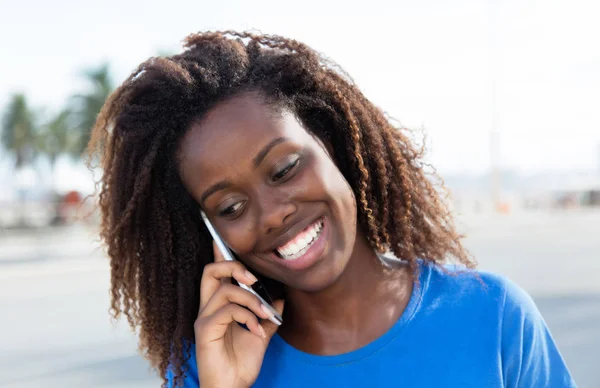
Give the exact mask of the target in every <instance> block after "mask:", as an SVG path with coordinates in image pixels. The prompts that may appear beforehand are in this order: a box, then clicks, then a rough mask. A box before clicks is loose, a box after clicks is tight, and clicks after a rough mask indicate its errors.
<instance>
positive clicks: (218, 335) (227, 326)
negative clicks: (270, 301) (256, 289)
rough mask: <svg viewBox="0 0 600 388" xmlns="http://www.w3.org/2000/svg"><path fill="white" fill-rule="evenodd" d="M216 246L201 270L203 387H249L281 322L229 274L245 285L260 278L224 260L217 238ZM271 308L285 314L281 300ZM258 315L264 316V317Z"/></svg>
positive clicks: (198, 324)
mask: <svg viewBox="0 0 600 388" xmlns="http://www.w3.org/2000/svg"><path fill="white" fill-rule="evenodd" d="M213 251H214V252H215V262H214V263H211V264H209V265H207V266H206V267H205V268H204V272H203V273H202V279H201V281H200V310H199V312H198V318H197V319H196V322H195V323H194V333H195V337H196V362H197V363H198V380H199V381H200V386H201V387H202V388H211V387H219V388H222V387H250V386H251V385H252V384H254V381H256V378H257V377H258V374H259V372H260V368H261V366H262V362H263V358H264V355H265V351H266V350H267V345H268V344H269V341H270V340H271V338H272V337H273V334H275V332H276V331H277V327H278V326H277V325H275V324H274V323H272V322H270V321H269V320H268V318H269V316H270V313H269V312H268V311H266V310H263V308H262V307H261V306H262V304H261V303H260V301H259V300H258V298H257V297H256V296H254V295H252V294H251V293H250V292H248V291H246V290H244V289H242V288H241V287H238V286H236V285H233V284H231V278H234V279H235V280H236V281H238V282H239V283H243V284H247V285H251V284H254V283H255V282H256V278H255V277H254V276H253V275H252V274H251V273H250V272H248V271H247V270H246V268H245V267H244V265H243V264H242V263H240V262H237V261H236V262H231V261H225V260H224V259H223V256H222V254H221V252H220V251H219V249H218V248H217V246H216V245H215V244H214V243H213ZM273 307H275V309H276V310H277V311H278V312H279V313H280V314H281V313H282V312H283V301H282V300H278V301H276V302H275V305H274V306H273ZM255 314H256V315H255ZM256 316H258V317H260V318H262V319H261V320H260V322H259V320H258V319H257V317H256ZM238 323H241V324H244V325H246V327H247V328H248V329H249V330H246V329H245V328H243V327H240V326H239V325H238Z"/></svg>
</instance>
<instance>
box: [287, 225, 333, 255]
mask: <svg viewBox="0 0 600 388" xmlns="http://www.w3.org/2000/svg"><path fill="white" fill-rule="evenodd" d="M321 229H323V221H322V220H321V221H319V223H317V224H316V225H313V226H312V227H311V228H310V229H309V230H308V234H307V235H306V236H304V237H303V238H301V239H299V241H296V242H295V243H293V244H290V245H289V246H287V247H285V249H277V252H278V253H279V254H280V255H281V257H283V258H284V259H286V260H294V259H297V258H298V257H300V256H302V255H303V254H304V253H305V252H306V251H307V250H308V248H310V247H311V246H312V244H313V243H314V242H315V241H316V240H317V237H318V236H319V234H320V233H321Z"/></svg>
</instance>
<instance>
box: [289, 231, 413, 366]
mask: <svg viewBox="0 0 600 388" xmlns="http://www.w3.org/2000/svg"><path fill="white" fill-rule="evenodd" d="M411 292H412V277H411V275H410V273H409V272H408V269H407V267H406V266H405V265H404V264H402V263H401V262H398V261H392V262H390V261H386V260H382V259H381V258H380V257H379V256H378V255H377V254H376V253H375V252H374V251H373V250H372V249H371V247H370V246H369V244H368V243H367V241H366V239H365V238H364V237H362V236H360V237H359V236H357V239H356V242H355V245H354V249H353V252H352V255H351V257H350V259H349V262H348V264H347V266H346V268H345V269H344V271H343V272H342V274H341V275H340V276H339V277H338V279H337V280H336V281H335V282H334V283H333V284H332V285H330V286H329V287H327V288H326V289H323V290H320V291H318V292H310V293H309V292H302V291H298V290H292V289H287V290H286V309H285V313H284V314H285V317H284V322H286V323H285V324H284V326H282V327H281V329H280V331H279V333H280V335H281V336H282V337H283V338H284V339H285V340H286V341H287V342H288V343H290V344H291V345H292V346H294V347H296V348H298V349H300V350H303V351H306V352H308V353H313V354H339V353H344V352H348V351H351V350H355V349H357V348H359V347H361V346H364V345H366V344H368V343H370V342H372V341H373V340H375V339H376V338H378V337H379V336H381V335H382V334H383V333H385V331H387V330H388V329H389V328H390V327H391V326H392V325H393V324H394V323H395V322H396V321H397V320H398V318H399V317H400V316H401V315H402V312H403V311H404V308H405V307H406V305H407V304H408V300H409V299H410V294H411ZM369 317H372V318H375V319H369Z"/></svg>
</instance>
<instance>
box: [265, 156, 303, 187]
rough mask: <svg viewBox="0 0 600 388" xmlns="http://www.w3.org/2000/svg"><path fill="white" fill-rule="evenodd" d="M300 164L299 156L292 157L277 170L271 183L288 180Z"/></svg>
mask: <svg viewBox="0 0 600 388" xmlns="http://www.w3.org/2000/svg"><path fill="white" fill-rule="evenodd" d="M299 164H300V155H292V156H290V157H289V158H288V159H287V160H286V161H285V164H284V166H283V167H282V168H280V169H279V170H277V171H276V172H275V174H273V177H272V178H271V180H272V181H273V182H278V181H281V180H283V179H285V178H289V177H291V176H292V175H293V173H294V172H295V171H296V167H298V165H299Z"/></svg>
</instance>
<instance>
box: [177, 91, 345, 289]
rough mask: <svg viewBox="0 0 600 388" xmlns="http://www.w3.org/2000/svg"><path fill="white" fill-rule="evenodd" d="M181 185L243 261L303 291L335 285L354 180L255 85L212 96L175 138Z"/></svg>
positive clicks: (341, 263) (341, 267)
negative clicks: (218, 98) (252, 89)
mask: <svg viewBox="0 0 600 388" xmlns="http://www.w3.org/2000/svg"><path fill="white" fill-rule="evenodd" d="M179 160H180V170H181V175H182V179H183V182H184V184H185V186H186V188H187V190H188V191H189V192H190V193H191V195H192V196H193V197H194V198H195V200H196V201H197V202H198V203H199V204H200V206H201V207H202V208H203V209H204V210H205V212H206V213H207V215H208V216H209V218H210V219H211V221H212V222H213V224H214V225H215V227H216V228H217V230H218V232H219V234H220V235H221V237H223V239H224V240H225V242H226V243H227V244H228V245H229V246H230V247H231V249H232V250H233V251H234V252H235V253H236V255H237V256H238V257H239V258H240V260H241V261H242V262H243V263H245V264H246V265H247V266H249V267H250V268H252V269H253V270H255V271H256V272H258V273H260V274H262V275H263V276H266V277H269V278H271V279H274V280H277V281H279V282H281V283H283V284H285V285H287V286H289V287H292V288H295V289H298V290H303V291H318V290H321V289H323V288H325V287H327V286H329V285H330V284H332V283H333V282H334V281H335V280H336V279H337V278H338V276H339V275H340V274H341V273H342V271H343V270H344V268H345V266H346V264H347V263H348V261H349V258H350V255H351V253H352V249H353V246H354V243H355V241H356V238H357V236H356V233H357V228H356V202H355V198H354V195H353V192H352V189H351V188H350V186H349V185H348V183H347V181H346V180H345V179H344V177H343V176H342V174H341V172H340V171H339V170H338V168H337V167H336V165H335V164H334V162H333V161H332V158H331V157H330V156H329V154H328V152H327V151H326V150H325V148H324V146H323V145H322V144H321V143H320V142H319V141H318V140H317V139H316V138H315V137H314V136H313V135H311V134H310V133H308V132H307V131H306V130H305V129H304V127H303V126H302V125H301V124H300V123H299V122H298V121H297V120H296V118H295V116H294V115H293V114H291V113H288V112H283V113H277V112H275V111H274V110H273V108H271V107H268V106H267V105H266V104H265V103H264V102H263V100H262V99H261V98H260V97H259V96H258V95H257V94H254V93H246V94H243V95H239V96H236V97H233V98H231V99H229V100H227V101H224V102H222V103H220V104H218V105H217V106H216V107H215V108H213V109H212V110H211V111H210V112H209V113H208V114H207V115H206V117H204V118H203V119H202V120H201V121H200V122H198V123H196V124H194V125H192V126H191V127H190V129H189V131H188V132H187V134H186V135H185V136H184V138H183V139H182V142H181V144H180V147H179Z"/></svg>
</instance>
